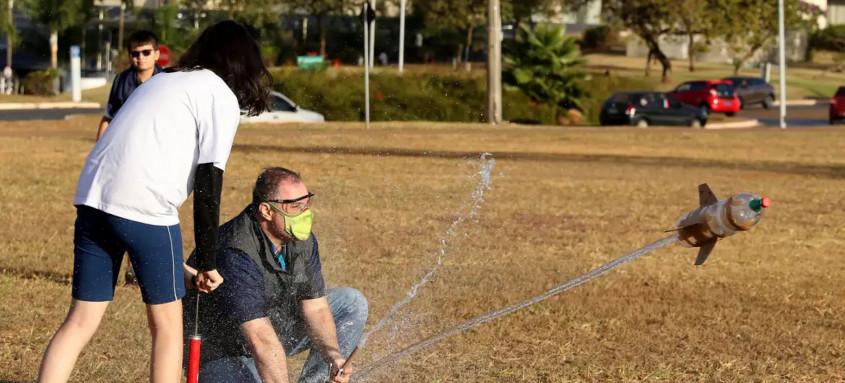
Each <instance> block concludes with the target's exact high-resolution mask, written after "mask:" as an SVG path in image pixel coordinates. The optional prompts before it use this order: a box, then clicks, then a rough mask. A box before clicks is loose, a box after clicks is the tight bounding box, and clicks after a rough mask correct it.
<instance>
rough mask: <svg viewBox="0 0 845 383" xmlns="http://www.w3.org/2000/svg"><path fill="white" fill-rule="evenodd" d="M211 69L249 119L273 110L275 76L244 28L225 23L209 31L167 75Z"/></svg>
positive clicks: (205, 31)
mask: <svg viewBox="0 0 845 383" xmlns="http://www.w3.org/2000/svg"><path fill="white" fill-rule="evenodd" d="M199 68H203V69H208V70H211V71H212V72H214V73H215V74H217V75H218V76H220V78H222V79H223V81H225V82H226V85H228V86H229V89H231V90H232V92H233V93H235V96H237V97H238V104H239V105H240V107H241V109H245V110H246V111H247V114H249V115H250V116H256V115H258V114H260V113H261V112H264V111H269V110H270V90H269V88H268V87H269V86H270V85H271V84H272V83H273V77H272V76H271V75H270V72H269V71H268V70H267V68H265V67H264V62H263V61H262V60H261V53H260V51H259V50H258V44H256V43H255V40H253V39H252V37H251V36H250V35H249V33H248V32H247V30H246V28H244V27H243V26H242V25H240V24H238V23H236V22H234V21H231V20H225V21H221V22H219V23H217V24H214V25H212V26H210V27H208V28H206V29H205V30H204V31H203V32H202V34H201V35H200V37H199V38H198V39H197V41H195V42H194V43H193V45H191V47H190V48H188V51H187V52H185V53H184V54H183V55H182V57H181V58H179V62H178V63H177V64H176V65H175V66H173V67H171V68H167V69H168V70H167V71H168V72H185V71H192V70H196V69H199Z"/></svg>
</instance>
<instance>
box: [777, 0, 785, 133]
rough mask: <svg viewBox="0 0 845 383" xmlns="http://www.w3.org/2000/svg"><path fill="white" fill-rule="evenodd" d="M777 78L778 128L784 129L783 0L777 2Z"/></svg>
mask: <svg viewBox="0 0 845 383" xmlns="http://www.w3.org/2000/svg"><path fill="white" fill-rule="evenodd" d="M778 78H779V80H780V92H779V93H780V127H781V129H786V33H785V32H784V22H783V0H778Z"/></svg>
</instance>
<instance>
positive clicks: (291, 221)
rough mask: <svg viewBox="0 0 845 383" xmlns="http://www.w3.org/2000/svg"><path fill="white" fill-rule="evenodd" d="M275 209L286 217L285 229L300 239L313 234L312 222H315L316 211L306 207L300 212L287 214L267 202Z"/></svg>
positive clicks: (268, 203) (302, 239)
mask: <svg viewBox="0 0 845 383" xmlns="http://www.w3.org/2000/svg"><path fill="white" fill-rule="evenodd" d="M267 205H269V206H270V207H271V208H273V210H275V211H276V212H277V213H279V214H281V215H282V216H283V217H285V231H286V232H287V233H288V234H290V235H291V236H293V237H294V238H296V239H297V240H299V241H304V240H306V239H308V237H310V236H311V224H312V223H313V222H314V212H312V211H311V209H306V210H305V211H303V212H302V213H299V214H287V213H285V212H283V211H282V210H281V209H279V208H277V207H276V206H275V205H273V204H272V203H270V202H267Z"/></svg>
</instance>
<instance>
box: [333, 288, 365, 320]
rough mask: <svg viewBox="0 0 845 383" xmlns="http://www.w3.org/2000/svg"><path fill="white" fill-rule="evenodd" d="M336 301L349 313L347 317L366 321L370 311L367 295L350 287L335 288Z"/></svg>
mask: <svg viewBox="0 0 845 383" xmlns="http://www.w3.org/2000/svg"><path fill="white" fill-rule="evenodd" d="M337 294H338V301H340V302H342V303H341V306H342V307H343V308H344V310H345V311H347V312H348V314H349V317H350V318H349V319H352V320H355V321H360V322H366V321H367V317H368V316H369V313H370V304H369V302H367V297H365V296H364V294H363V293H361V292H360V291H358V289H355V288H352V287H339V288H337Z"/></svg>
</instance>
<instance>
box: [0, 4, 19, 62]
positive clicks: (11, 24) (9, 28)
mask: <svg viewBox="0 0 845 383" xmlns="http://www.w3.org/2000/svg"><path fill="white" fill-rule="evenodd" d="M12 7H13V4H12V2H11V1H4V0H0V32H2V33H3V34H5V35H6V65H12V64H11V62H12V43H13V41H14V40H15V35H16V34H17V33H16V30H15V20H14V17H13V16H12Z"/></svg>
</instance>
